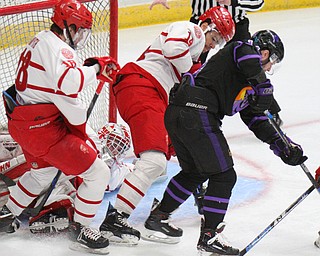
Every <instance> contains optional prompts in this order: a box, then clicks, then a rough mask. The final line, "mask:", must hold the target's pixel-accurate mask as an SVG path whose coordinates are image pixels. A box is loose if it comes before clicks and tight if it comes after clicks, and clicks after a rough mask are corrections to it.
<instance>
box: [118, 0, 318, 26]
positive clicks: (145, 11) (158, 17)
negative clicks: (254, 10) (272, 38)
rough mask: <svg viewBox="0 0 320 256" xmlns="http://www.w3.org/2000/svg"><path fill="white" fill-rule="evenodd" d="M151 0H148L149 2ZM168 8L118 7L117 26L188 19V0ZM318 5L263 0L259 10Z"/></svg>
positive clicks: (314, 2)
mask: <svg viewBox="0 0 320 256" xmlns="http://www.w3.org/2000/svg"><path fill="white" fill-rule="evenodd" d="M151 2H152V0H150V3H151ZM168 3H169V6H170V9H169V10H167V9H165V8H164V7H163V6H162V5H156V6H154V7H153V9H152V10H151V11H150V10H149V5H137V6H130V7H124V8H120V9H119V28H120V29H121V28H130V27H138V26H147V25H152V24H161V23H169V22H173V21H177V20H188V19H189V18H190V14H191V7H190V0H173V1H168ZM309 7H320V0H265V5H264V7H263V9H262V10H261V11H274V10H283V9H295V8H309Z"/></svg>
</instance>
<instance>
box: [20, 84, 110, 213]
mask: <svg viewBox="0 0 320 256" xmlns="http://www.w3.org/2000/svg"><path fill="white" fill-rule="evenodd" d="M103 85H104V81H100V82H99V85H98V87H97V89H96V92H95V94H94V96H93V98H92V101H91V103H90V106H89V108H88V110H87V120H88V119H89V117H90V115H91V113H92V110H93V108H94V106H95V104H96V102H97V99H98V96H99V95H100V93H101V91H102V88H103ZM61 173H62V172H61V170H58V172H57V174H56V176H55V177H54V178H53V180H52V182H51V184H50V187H49V188H48V190H47V191H46V192H45V193H44V197H43V198H42V200H41V202H40V203H39V204H38V205H37V206H35V207H34V208H28V209H26V210H25V211H26V213H29V214H30V215H31V216H32V217H34V216H37V215H38V214H39V213H40V211H41V210H42V208H43V207H44V205H45V204H46V202H47V200H48V198H49V196H50V195H51V193H52V191H53V189H54V188H55V186H56V184H57V182H58V180H59V178H60V175H61Z"/></svg>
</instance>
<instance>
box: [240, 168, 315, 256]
mask: <svg viewBox="0 0 320 256" xmlns="http://www.w3.org/2000/svg"><path fill="white" fill-rule="evenodd" d="M319 168H320V167H319ZM319 168H318V169H319ZM314 189H315V187H314V186H313V185H312V186H311V187H310V188H308V190H307V191H306V192H304V193H303V194H302V195H301V196H300V197H299V198H298V199H297V200H296V201H295V202H294V203H292V204H291V205H290V206H289V207H288V208H287V209H285V210H284V212H282V213H281V214H280V215H279V216H278V217H277V218H276V219H275V220H274V221H273V222H271V224H270V225H269V226H268V227H266V228H265V229H264V230H263V231H262V232H261V233H260V234H259V235H258V236H257V237H256V238H255V239H253V240H252V242H251V243H249V244H248V245H247V246H246V247H245V248H244V249H243V250H242V251H241V252H240V254H239V255H240V256H242V255H245V254H246V253H247V252H248V251H250V250H251V249H252V247H253V246H255V245H256V244H257V243H258V242H259V241H260V240H261V239H262V238H263V237H264V236H265V235H266V234H268V233H269V232H270V231H271V230H272V229H273V228H274V227H275V226H277V225H278V224H279V222H280V221H282V220H283V219H284V218H285V217H286V216H287V215H288V214H289V213H290V212H291V211H292V210H293V209H294V208H296V206H298V205H299V204H300V203H301V202H302V201H303V200H304V199H305V198H306V197H307V196H308V195H310V194H311V192H312V191H313V190H314Z"/></svg>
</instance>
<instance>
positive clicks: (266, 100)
mask: <svg viewBox="0 0 320 256" xmlns="http://www.w3.org/2000/svg"><path fill="white" fill-rule="evenodd" d="M252 88H253V90H254V92H255V94H254V95H249V96H248V102H249V104H250V106H251V107H252V108H253V109H254V110H256V111H261V112H263V111H265V110H267V109H269V108H270V106H271V104H272V101H273V86H272V84H270V80H269V79H268V80H267V81H266V82H265V83H261V84H257V85H256V86H252Z"/></svg>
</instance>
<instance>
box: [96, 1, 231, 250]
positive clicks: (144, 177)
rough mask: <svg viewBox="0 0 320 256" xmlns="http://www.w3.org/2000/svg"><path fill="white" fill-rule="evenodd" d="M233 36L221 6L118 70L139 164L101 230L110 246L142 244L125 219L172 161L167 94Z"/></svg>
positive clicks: (118, 91)
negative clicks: (203, 55) (201, 59)
mask: <svg viewBox="0 0 320 256" xmlns="http://www.w3.org/2000/svg"><path fill="white" fill-rule="evenodd" d="M233 34H234V23H233V21H232V18H231V15H230V14H229V12H228V11H227V10H226V9H225V8H222V7H219V8H213V9H210V10H208V12H206V18H205V19H204V20H203V22H202V24H200V26H198V25H196V24H193V23H190V22H187V21H181V22H174V23H172V24H170V25H169V26H168V27H167V28H165V29H164V30H163V31H162V32H161V33H160V35H159V36H158V37H157V38H156V39H155V40H154V41H153V43H152V44H151V45H150V46H149V47H148V48H147V49H146V50H145V52H144V53H143V54H142V55H141V57H140V58H139V59H138V60H137V61H135V62H130V63H127V64H126V65H125V66H124V67H123V68H122V69H121V70H120V71H119V73H118V75H117V83H116V84H115V85H114V87H113V89H114V93H115V97H116V103H117V107H118V110H119V113H120V115H121V117H122V118H123V120H124V121H125V122H126V123H127V124H128V125H129V127H130V131H131V136H132V142H133V149H134V153H135V155H136V157H137V158H138V161H137V162H136V163H135V167H134V171H133V172H132V173H130V174H128V175H127V177H126V178H125V180H124V183H123V184H122V186H121V187H120V190H119V192H118V194H117V198H116V202H115V205H114V207H113V206H111V205H109V209H108V211H107V215H106V218H105V220H104V222H103V223H102V224H101V226H100V231H101V232H102V233H103V234H104V235H105V236H106V237H108V238H109V240H110V241H111V242H118V243H125V244H137V243H138V240H139V239H140V232H139V231H138V230H136V229H134V228H133V227H131V226H130V225H129V224H128V222H127V219H128V218H129V216H130V214H131V213H132V211H134V209H135V208H136V206H137V205H138V204H139V202H140V200H141V199H142V198H143V197H144V195H145V193H146V192H147V190H148V189H149V187H150V185H151V184H152V183H153V182H154V181H155V180H156V179H157V178H158V177H159V176H160V175H161V174H162V173H163V172H164V171H165V169H166V164H167V159H169V158H170V150H169V144H170V142H169V139H168V135H167V132H166V129H165V127H164V112H165V109H166V107H167V105H168V98H169V95H168V94H169V91H170V89H171V88H172V87H173V85H174V83H177V82H179V81H180V79H181V75H182V74H183V73H185V72H188V71H189V72H190V71H191V72H192V70H194V71H195V70H197V68H199V67H200V66H199V62H198V60H199V56H200V54H201V53H202V52H204V51H208V50H209V49H211V48H215V47H223V45H224V44H225V43H226V42H227V41H229V40H230V39H231V38H232V36H233ZM194 65H195V66H194Z"/></svg>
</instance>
